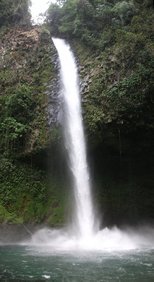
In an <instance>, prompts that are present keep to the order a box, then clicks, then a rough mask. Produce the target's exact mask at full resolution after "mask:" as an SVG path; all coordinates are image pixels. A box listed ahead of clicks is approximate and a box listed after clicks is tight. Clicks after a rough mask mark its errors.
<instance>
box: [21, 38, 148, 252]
mask: <svg viewBox="0 0 154 282" xmlns="http://www.w3.org/2000/svg"><path fill="white" fill-rule="evenodd" d="M53 42H54V44H55V47H56V49H57V51H58V54H59V60H60V67H61V82H62V89H61V91H62V94H63V100H64V112H65V129H64V131H65V144H66V147H67V151H68V155H69V162H70V169H71V171H72V176H73V184H74V198H75V203H73V204H74V207H75V211H74V222H73V224H72V226H71V228H70V229H71V230H70V229H69V227H68V228H67V229H65V228H64V229H59V230H58V229H48V228H43V229H41V230H39V231H37V232H36V233H35V234H34V235H33V236H32V238H31V240H30V241H28V242H23V244H28V245H34V246H39V252H40V250H42V252H45V253H48V252H49V253H50V252H51V253H52V252H53V251H54V252H63V251H68V252H71V251H73V254H74V251H82V250H87V251H103V252H104V251H118V252H119V251H126V250H133V249H144V248H150V249H151V248H153V246H154V239H153V238H154V229H153V228H152V229H151V228H148V227H145V228H141V229H139V230H131V229H127V230H126V231H121V230H119V229H118V228H116V227H114V228H112V229H108V228H104V229H102V230H98V228H96V222H97V220H96V218H95V216H94V209H93V205H92V199H91V189H90V178H89V172H88V166H87V161H86V148H85V141H84V132H83V125H82V116H81V106H80V96H79V86H78V75H77V68H76V64H75V59H74V56H73V54H72V52H71V50H70V47H69V45H67V44H65V42H64V40H61V39H53ZM70 231H71V232H70ZM41 246H42V247H43V248H41V249H40V247H41Z"/></svg>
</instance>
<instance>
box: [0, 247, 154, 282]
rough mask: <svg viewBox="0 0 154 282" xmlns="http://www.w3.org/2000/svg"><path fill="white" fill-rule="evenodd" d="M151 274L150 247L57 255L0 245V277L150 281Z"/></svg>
mask: <svg viewBox="0 0 154 282" xmlns="http://www.w3.org/2000/svg"><path fill="white" fill-rule="evenodd" d="M40 251H41V252H40ZM153 278H154V252H152V251H145V252H140V251H133V252H123V253H120V252H118V253H116V254H115V253H104V254H103V255H102V254H101V253H91V252H88V253H85V252H80V253H78V254H76V253H75V252H74V253H71V252H69V254H68V253H63V252H62V253H61V254H60V255H59V254H57V253H54V252H53V251H52V254H51V252H50V251H49V249H48V248H47V249H44V251H43V250H41V247H39V248H38V249H37V248H33V247H19V246H9V247H4V246H3V247H0V281H38V282H39V281H40V282H41V281H52V282H53V281H54V282H109V281H113V282H115V281H117V282H127V281H130V282H132V281H133V282H134V281H136V282H152V281H153Z"/></svg>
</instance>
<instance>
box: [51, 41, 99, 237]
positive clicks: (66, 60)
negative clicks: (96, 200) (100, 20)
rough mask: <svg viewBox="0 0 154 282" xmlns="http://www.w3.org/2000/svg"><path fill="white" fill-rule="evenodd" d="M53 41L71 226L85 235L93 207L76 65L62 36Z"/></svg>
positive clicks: (89, 231) (91, 228) (90, 233)
mask: <svg viewBox="0 0 154 282" xmlns="http://www.w3.org/2000/svg"><path fill="white" fill-rule="evenodd" d="M53 42H54V45H55V47H56V49H57V52H58V55H59V61H60V74H61V85H62V95H63V101H64V115H65V123H64V130H65V145H66V148H67V151H68V156H69V164H70V170H71V171H72V176H73V186H74V187H73V188H74V199H75V205H74V207H75V211H74V218H73V226H72V227H73V230H74V232H75V233H76V234H79V236H80V237H84V238H86V237H91V236H93V234H94V210H93V205H92V197H91V189H90V177H89V171H88V165H87V160H86V148H85V140H84V130H83V124H82V113H81V103H80V93H79V84H78V74H77V67H76V63H75V58H74V56H73V53H72V51H71V50H70V47H69V45H67V44H66V43H65V41H64V40H62V39H55V38H53Z"/></svg>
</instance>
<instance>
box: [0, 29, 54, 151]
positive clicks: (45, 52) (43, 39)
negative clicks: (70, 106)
mask: <svg viewBox="0 0 154 282" xmlns="http://www.w3.org/2000/svg"><path fill="white" fill-rule="evenodd" d="M1 38H2V39H1V43H0V51H1V58H0V66H1V70H0V79H1V86H0V91H1V108H2V121H1V122H2V124H4V125H5V124H6V123H8V122H9V121H10V123H11V121H12V122H14V128H13V126H12V125H11V124H8V127H10V130H9V132H8V146H7V148H6V147H5V145H4V143H5V142H4V140H3V139H4V138H3V136H4V130H3V131H0V134H2V135H3V136H2V137H1V146H2V147H5V150H9V149H10V150H12V147H18V148H20V153H28V152H29V153H30V152H32V151H35V150H37V149H39V148H41V149H42V147H45V146H47V144H48V140H49V130H48V123H47V115H48V113H49V116H50V117H49V119H48V120H49V123H51V122H52V123H56V120H57V110H56V108H57V107H58V106H56V103H55V99H57V98H55V97H57V91H56V89H57V76H56V68H55V60H56V55H55V50H54V47H53V45H52V42H51V38H50V34H49V32H48V31H47V30H45V29H44V30H43V29H42V28H40V27H33V28H15V29H9V30H6V31H5V32H4V33H3V34H2V37H1ZM19 92H20V93H19ZM47 94H48V95H47ZM23 97H25V98H23ZM48 97H49V99H48ZM22 99H25V101H23V103H24V104H23V103H22ZM48 100H49V103H48ZM13 104H15V105H16V106H15V109H14V110H13V109H12V107H13ZM48 104H49V108H50V111H48V109H49V108H48ZM4 107H5V109H6V108H7V109H6V110H7V116H6V113H5V112H4V111H3V109H4ZM30 111H31V112H32V111H33V113H30ZM21 112H23V115H24V117H25V119H24V120H23V118H22V117H21ZM8 119H9V120H8ZM16 127H20V128H21V127H23V128H24V130H23V132H21V134H20V136H16V137H15V134H16V133H17V132H16V131H17V130H16ZM11 134H12V135H13V134H14V138H13V137H12V136H11ZM17 135H18V134H17ZM9 138H10V140H9ZM10 147H11V148H10ZM14 149H16V148H14Z"/></svg>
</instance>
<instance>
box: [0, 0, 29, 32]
mask: <svg viewBox="0 0 154 282" xmlns="http://www.w3.org/2000/svg"><path fill="white" fill-rule="evenodd" d="M29 5H30V0H13V1H12V0H1V1H0V27H1V26H3V25H6V26H8V25H17V24H18V25H19V24H22V25H23V24H30V13H29Z"/></svg>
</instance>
